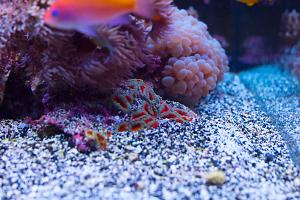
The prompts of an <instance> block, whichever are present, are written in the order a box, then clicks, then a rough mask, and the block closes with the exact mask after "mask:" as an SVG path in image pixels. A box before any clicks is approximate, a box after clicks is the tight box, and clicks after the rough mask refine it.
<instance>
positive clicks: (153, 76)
mask: <svg viewBox="0 0 300 200" xmlns="http://www.w3.org/2000/svg"><path fill="white" fill-rule="evenodd" d="M52 3H53V1H51V0H2V1H1V5H0V18H1V24H0V104H2V107H5V108H6V109H8V108H13V107H14V106H15V105H16V104H21V103H24V102H25V103H26V102H27V103H28V102H30V103H29V104H30V105H38V104H42V105H43V106H42V107H43V109H42V111H40V112H41V113H42V117H41V118H39V119H38V120H28V122H30V123H31V124H32V125H33V126H34V127H36V128H37V129H39V130H43V131H44V132H45V131H46V130H53V129H49V128H47V127H49V126H55V127H57V129H59V130H61V131H62V132H65V133H67V134H70V135H72V138H73V139H72V141H73V143H74V144H75V146H76V147H77V148H78V149H79V150H80V151H83V152H86V151H90V150H93V149H102V150H104V149H107V144H108V140H109V138H110V137H111V136H112V134H114V133H118V132H122V131H140V130H143V129H148V128H158V127H159V126H160V120H161V119H168V120H173V121H175V122H178V123H185V122H189V121H191V120H192V119H193V118H195V117H197V116H196V114H195V113H194V112H192V111H191V110H189V109H188V108H186V107H185V106H182V105H180V104H178V103H172V102H170V101H166V100H162V98H164V99H169V100H174V101H177V102H180V103H183V104H185V105H187V106H190V107H193V106H194V105H195V104H196V103H197V102H198V101H199V99H200V98H201V97H204V96H206V95H207V94H208V93H209V92H210V91H212V90H213V89H214V88H215V87H216V85H217V83H218V82H219V81H221V80H222V79H223V76H224V73H225V72H226V71H227V70H228V59H227V57H226V54H225V51H224V49H223V48H222V47H221V45H220V43H219V42H218V41H217V40H216V39H214V38H213V37H212V36H210V34H209V33H208V31H207V26H206V25H205V24H204V23H203V22H201V21H199V20H198V19H196V18H195V17H193V16H192V15H190V14H189V13H188V12H187V11H185V10H179V9H178V8H177V7H175V6H173V5H172V2H171V1H170V0H155V1H154V8H155V11H156V13H158V15H159V17H160V19H161V20H160V21H156V20H152V19H147V18H143V17H141V16H138V15H134V14H132V15H130V16H129V17H130V21H129V22H128V23H126V24H124V25H118V26H104V25H99V26H98V27H97V28H96V34H97V36H99V37H101V38H105V41H107V42H108V44H106V45H103V46H100V45H99V44H98V43H97V42H95V38H94V37H91V36H89V35H86V34H83V33H81V32H78V31H75V30H61V29H56V28H53V27H50V26H48V25H46V24H45V23H44V21H43V19H44V18H43V16H44V14H45V12H46V10H47V8H48V7H49V6H51V5H52ZM107 46H109V47H110V49H107V48H106V47H107ZM16 84H17V85H22V86H23V87H24V88H26V90H24V91H22V92H19V91H17V90H13V89H9V88H13V87H14V85H16ZM23 93H26V95H25V94H23ZM159 95H161V96H159ZM26 98H29V99H30V101H29V100H27V99H26ZM62 99H63V100H64V101H65V102H64V103H66V101H67V102H70V101H73V102H78V101H79V100H81V101H82V99H84V100H85V101H93V102H95V101H96V102H97V103H98V104H101V106H102V108H103V109H102V108H101V109H99V110H102V111H101V112H103V110H107V113H110V114H108V115H107V116H108V117H103V118H101V120H102V121H101V120H98V121H97V123H98V124H101V126H98V127H102V128H97V130H95V129H94V126H93V125H91V124H89V123H88V120H87V123H83V122H82V121H81V122H78V123H77V124H76V129H75V130H74V129H73V130H70V129H68V128H67V127H64V123H63V121H64V120H65V119H66V118H68V119H70V118H72V117H74V116H75V115H76V114H74V112H75V113H76V112H78V113H77V114H82V115H86V116H91V115H92V114H90V113H89V112H88V111H84V112H83V111H78V110H77V111H76V110H75V111H74V112H73V111H72V112H71V111H70V112H71V113H72V114H70V113H65V114H64V115H62V116H60V117H55V118H53V117H51V113H52V111H53V108H54V107H55V105H58V104H59V102H60V103H61V102H62ZM32 102H34V103H32ZM25 103H24V104H25ZM57 107H59V106H57ZM37 109H38V108H37ZM55 109H57V108H54V110H55ZM79 110H80V109H79ZM94 111H95V110H94ZM94 111H93V112H94ZM101 112H100V113H98V114H99V115H100V114H102V113H101ZM109 116H110V117H111V118H113V117H112V116H118V119H120V120H119V121H118V120H115V119H112V120H111V123H105V122H104V121H105V120H106V119H105V118H109ZM93 117H95V115H93Z"/></svg>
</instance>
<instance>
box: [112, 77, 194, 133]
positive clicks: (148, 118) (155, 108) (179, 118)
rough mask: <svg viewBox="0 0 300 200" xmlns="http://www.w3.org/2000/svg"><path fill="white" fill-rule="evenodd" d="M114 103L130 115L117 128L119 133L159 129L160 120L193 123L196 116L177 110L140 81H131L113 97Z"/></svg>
mask: <svg viewBox="0 0 300 200" xmlns="http://www.w3.org/2000/svg"><path fill="white" fill-rule="evenodd" d="M113 103H114V104H115V106H116V107H117V108H119V109H120V110H122V111H123V112H124V113H127V114H128V117H129V118H128V119H127V120H126V121H124V122H122V123H121V124H119V125H118V126H117V128H116V131H118V132H124V131H139V130H142V129H145V128H157V127H158V126H159V119H170V120H174V121H176V122H179V123H184V122H189V121H192V119H194V118H195V117H196V114H195V113H193V112H192V111H190V112H187V111H185V110H183V109H180V108H175V107H172V106H170V105H169V104H167V102H166V101H164V100H162V98H161V97H160V96H158V95H157V94H155V92H154V91H153V89H152V87H151V85H150V84H147V83H144V82H143V81H142V80H140V79H133V80H129V81H128V82H126V83H124V84H123V87H122V88H120V89H119V90H117V91H116V92H115V94H114V95H113Z"/></svg>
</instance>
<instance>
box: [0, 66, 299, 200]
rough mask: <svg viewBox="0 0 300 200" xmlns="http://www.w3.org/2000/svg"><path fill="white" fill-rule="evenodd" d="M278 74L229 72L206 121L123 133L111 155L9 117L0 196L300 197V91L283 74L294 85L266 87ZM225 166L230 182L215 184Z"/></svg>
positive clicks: (1, 124)
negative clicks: (212, 177)
mask: <svg viewBox="0 0 300 200" xmlns="http://www.w3.org/2000/svg"><path fill="white" fill-rule="evenodd" d="M265 70H267V71H265ZM268 70H273V68H270V67H263V68H259V69H255V70H254V71H248V72H244V73H242V74H240V75H234V74H228V75H227V76H226V77H225V81H224V83H222V84H220V85H219V86H218V88H217V89H216V91H214V92H213V93H212V94H210V95H209V96H208V97H207V98H205V99H204V100H202V101H201V102H200V103H199V105H198V106H197V107H196V108H195V111H196V112H197V113H198V114H199V119H196V120H194V121H193V122H192V123H189V124H184V125H182V124H176V123H171V122H168V121H164V122H163V123H162V126H161V127H160V129H159V130H146V131H141V132H139V133H120V134H115V135H113V137H112V140H111V144H110V148H109V151H107V152H104V151H100V152H93V153H91V154H89V155H87V154H81V153H79V152H78V151H77V150H76V149H74V148H71V147H70V146H69V145H68V142H67V141H66V139H65V138H64V136H63V135H57V136H54V137H51V138H48V139H47V138H46V139H40V138H39V137H37V134H36V133H34V132H33V131H32V130H31V129H30V128H29V127H27V126H26V125H24V124H22V122H19V121H9V120H1V121H0V156H1V157H0V199H1V200H2V199H3V200H4V199H74V200H75V199H99V198H101V199H107V198H109V199H188V198H197V199H216V200H218V199H299V198H300V192H299V191H300V180H299V177H300V173H299V170H298V169H297V168H296V165H295V164H294V163H293V161H292V159H291V156H290V154H289V151H288V149H290V150H291V152H292V153H291V155H292V158H293V159H294V161H295V163H297V161H298V160H297V156H296V155H294V153H293V152H296V151H297V148H298V146H297V145H299V140H297V139H299V135H298V134H297V131H298V130H299V123H298V126H297V124H294V123H293V122H296V120H299V118H298V117H299V115H297V114H299V112H297V110H295V109H299V101H297V95H299V93H298V94H297V93H296V91H297V88H298V87H299V85H298V86H297V84H298V83H297V82H296V81H293V82H290V81H289V80H290V79H292V77H291V76H290V75H288V74H286V73H283V72H281V71H280V70H277V69H274V70H275V71H276V70H277V71H276V72H277V73H278V74H277V75H276V80H279V79H282V80H286V81H274V80H273V81H272V82H268V81H265V80H266V77H269V80H270V81H271V80H272V76H267V75H268V73H269V72H268ZM293 80H294V79H293ZM250 83H251V84H250ZM287 83H291V84H294V86H293V87H288V86H289V84H287ZM252 84H253V85H252ZM273 84H281V85H273ZM246 86H247V87H246ZM268 88H269V89H268ZM270 88H273V89H270ZM275 89H276V91H277V92H274V91H275ZM291 90H293V92H291ZM281 91H286V93H285V95H283V92H281ZM289 92H291V93H289ZM271 95H273V97H274V98H273V97H271ZM268 97H270V98H268ZM279 97H281V98H279ZM289 97H291V98H289ZM298 97H299V96H298ZM295 98H296V100H295ZM273 100H275V101H277V102H276V103H275V104H271V102H272V101H273ZM298 100H299V99H298ZM279 103H280V104H281V105H282V107H279V108H278V107H276V106H277V105H279ZM297 103H298V104H297ZM272 105H273V106H272ZM272 109H273V110H272ZM285 109H286V110H285ZM285 111H289V113H285ZM278 115H280V116H281V117H280V123H277V122H274V121H275V119H277V118H279V117H278ZM290 117H293V119H291V118H290ZM287 135H288V136H289V137H291V138H293V140H294V143H290V142H287V145H286V143H285V139H288V138H289V137H287ZM288 141H289V140H288ZM219 170H220V171H223V172H224V173H225V182H224V183H223V184H220V185H212V184H209V183H207V182H206V181H207V180H206V177H207V175H208V174H211V173H213V172H215V171H219Z"/></svg>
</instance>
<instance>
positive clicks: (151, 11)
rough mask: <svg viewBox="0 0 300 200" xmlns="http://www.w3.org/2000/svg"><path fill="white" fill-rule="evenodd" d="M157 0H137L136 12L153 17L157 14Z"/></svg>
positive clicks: (146, 16)
mask: <svg viewBox="0 0 300 200" xmlns="http://www.w3.org/2000/svg"><path fill="white" fill-rule="evenodd" d="M154 1H155V0H136V6H135V13H136V14H138V15H140V16H142V17H145V18H152V17H153V16H154V15H155V2H154Z"/></svg>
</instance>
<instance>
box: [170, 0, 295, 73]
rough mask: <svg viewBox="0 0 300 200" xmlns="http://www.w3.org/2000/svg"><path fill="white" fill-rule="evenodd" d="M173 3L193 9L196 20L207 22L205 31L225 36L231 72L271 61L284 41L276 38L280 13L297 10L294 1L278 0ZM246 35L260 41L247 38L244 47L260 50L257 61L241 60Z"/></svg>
mask: <svg viewBox="0 0 300 200" xmlns="http://www.w3.org/2000/svg"><path fill="white" fill-rule="evenodd" d="M175 3H176V5H178V6H179V7H180V8H185V9H188V8H189V7H191V6H192V7H193V8H195V9H196V10H197V12H198V15H199V18H200V20H201V21H203V22H205V23H206V24H207V26H208V30H209V32H210V33H211V34H212V35H213V36H216V35H218V36H223V37H224V38H225V39H226V41H227V43H228V44H229V46H228V47H227V48H226V52H227V54H228V56H230V61H231V63H230V69H231V71H242V70H245V69H247V68H249V67H253V66H255V65H257V64H267V63H271V62H274V57H276V56H274V55H276V54H277V53H279V52H280V51H281V50H282V49H283V46H284V45H285V44H286V41H285V40H284V39H283V38H282V37H280V32H281V30H282V22H281V21H282V20H281V18H282V14H283V13H284V12H285V11H292V10H294V9H295V10H297V11H298V10H300V1H298V0H279V1H275V2H274V3H272V4H271V5H267V4H263V3H260V4H257V5H255V6H252V7H248V6H247V5H245V4H242V3H240V2H238V1H230V0H210V1H209V3H208V4H206V3H205V1H202V0H196V1H195V0H176V1H175ZM250 37H254V38H257V37H259V38H261V39H262V40H263V41H262V42H263V44H257V42H255V41H257V40H255V39H254V41H253V40H251V41H252V42H251V41H249V43H250V44H248V46H249V45H250V46H252V47H253V48H254V49H253V51H260V52H258V53H257V55H259V56H260V57H261V58H256V59H259V60H258V61H257V62H250V64H249V62H243V61H242V59H241V57H242V56H243V54H244V52H245V47H244V45H243V43H244V42H245V40H246V39H247V38H250ZM258 40H259V39H258ZM258 43H260V42H258ZM255 45H256V46H257V47H255ZM260 45H262V46H263V47H262V46H260ZM258 46H259V47H258ZM260 47H261V48H260ZM255 48H257V49H255ZM262 48H263V49H262Z"/></svg>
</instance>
